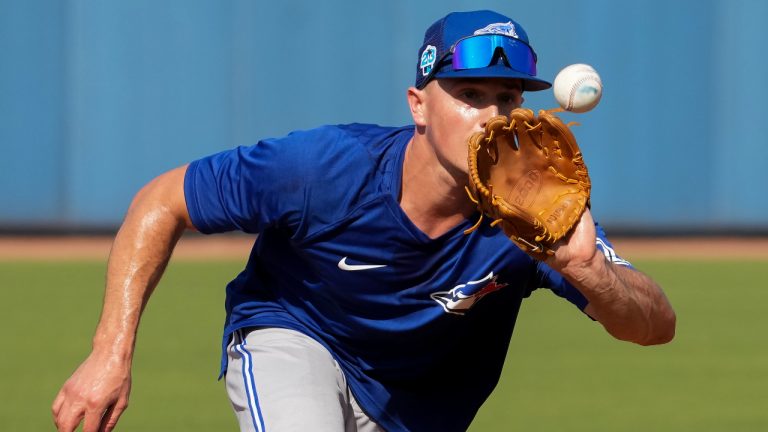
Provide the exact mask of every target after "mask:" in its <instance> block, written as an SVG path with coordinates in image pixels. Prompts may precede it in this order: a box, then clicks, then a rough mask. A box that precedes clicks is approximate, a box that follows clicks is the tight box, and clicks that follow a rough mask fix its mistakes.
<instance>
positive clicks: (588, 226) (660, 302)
mask: <svg viewBox="0 0 768 432" xmlns="http://www.w3.org/2000/svg"><path fill="white" fill-rule="evenodd" d="M546 262H547V264H548V265H549V266H550V267H552V268H553V269H555V270H557V271H558V272H559V273H560V274H562V275H563V276H564V277H565V278H566V279H568V281H569V282H571V283H572V284H573V285H574V286H576V287H577V288H578V289H579V291H581V293H582V294H583V295H584V296H585V297H586V298H587V300H588V301H589V304H588V305H587V307H586V309H585V310H584V311H585V312H586V313H587V314H589V316H591V317H592V318H594V319H596V320H597V321H599V322H600V323H601V324H602V325H603V327H605V329H606V330H607V331H608V333H610V334H611V335H613V336H614V337H615V338H617V339H621V340H626V341H630V342H635V343H638V344H640V345H656V344H663V343H667V342H669V341H670V340H672V338H673V337H674V335H675V325H676V316H675V312H674V310H673V309H672V305H671V304H670V303H669V300H668V299H667V297H666V295H665V294H664V292H663V291H662V289H661V287H660V286H659V285H658V284H656V282H654V281H653V279H651V278H650V277H648V276H647V275H645V274H643V273H642V272H640V271H638V270H634V269H630V268H628V267H625V266H621V265H617V264H612V263H610V262H609V261H608V260H607V259H606V258H605V256H604V255H603V254H602V253H601V252H600V251H599V250H597V248H596V247H595V225H594V222H593V220H592V215H591V214H590V212H589V210H588V209H587V210H586V211H585V212H584V215H583V216H582V219H581V221H580V222H579V224H578V225H577V226H576V227H575V229H574V231H573V233H572V234H571V235H570V236H569V237H567V238H566V239H565V241H564V242H562V243H561V244H559V245H558V246H557V247H556V248H555V255H554V256H552V257H550V258H549V259H547V261H546Z"/></svg>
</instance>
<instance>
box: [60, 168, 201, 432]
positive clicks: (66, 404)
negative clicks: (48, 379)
mask: <svg viewBox="0 0 768 432" xmlns="http://www.w3.org/2000/svg"><path fill="white" fill-rule="evenodd" d="M185 172H186V166H184V167H180V168H177V169H174V170H172V171H169V172H167V173H165V174H163V175H161V176H159V177H157V178H156V179H154V180H153V181H151V182H150V183H149V184H147V185H146V186H144V187H143V188H142V189H141V190H140V191H139V193H138V194H136V197H135V198H134V200H133V202H132V203H131V206H130V208H129V210H128V213H127V215H126V217H125V220H124V221H123V224H122V226H121V227H120V230H119V231H118V233H117V236H116V238H115V241H114V243H113V245H112V251H111V252H110V255H109V264H108V267H107V282H106V290H105V295H104V305H103V307H102V312H101V318H100V319H99V323H98V326H97V328H96V333H95V335H94V337H93V348H92V351H91V353H90V355H89V356H88V357H87V358H86V359H85V361H83V363H82V364H81V365H80V366H79V367H78V368H77V370H75V372H74V373H73V374H72V376H71V377H70V378H69V379H68V380H67V382H65V383H64V386H63V387H62V388H61V390H60V391H59V393H58V395H57V396H56V399H55V400H54V402H53V406H52V411H53V419H54V422H55V423H56V427H57V428H58V430H59V431H67V432H70V431H73V430H75V429H76V428H77V426H78V425H79V424H80V422H81V421H82V422H83V431H84V432H96V431H111V430H112V429H113V428H114V427H115V424H116V423H117V421H118V419H119V418H120V415H121V414H122V413H123V411H124V410H125V408H126V407H127V404H128V396H129V393H130V390H131V362H132V359H133V352H134V343H135V339H136V332H137V329H138V325H139V318H140V316H141V313H142V311H143V310H144V307H145V306H146V304H147V300H148V299H149V296H150V295H151V293H152V291H153V289H154V288H155V286H156V285H157V283H158V281H159V280H160V276H161V275H162V273H163V271H164V270H165V266H166V264H167V263H168V260H169V258H170V256H171V252H172V250H173V248H174V246H175V244H176V242H177V241H178V239H179V237H180V236H181V234H182V233H183V232H184V230H185V229H187V228H192V223H191V221H190V219H189V214H188V212H187V207H186V202H185V200H184V173H185Z"/></svg>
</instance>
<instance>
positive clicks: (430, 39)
mask: <svg viewBox="0 0 768 432" xmlns="http://www.w3.org/2000/svg"><path fill="white" fill-rule="evenodd" d="M536 62H537V57H536V53H535V52H534V50H533V48H532V47H531V46H530V45H529V41H528V34H527V33H526V32H525V30H524V29H523V27H522V26H521V25H520V24H518V23H517V22H515V21H514V20H512V19H511V18H509V17H506V16H504V15H501V14H499V13H496V12H493V11H489V10H482V11H471V12H452V13H450V14H448V15H446V16H445V17H443V18H441V19H440V20H438V21H436V22H435V23H434V24H432V25H431V26H430V27H429V28H428V29H427V31H426V32H425V33H424V44H423V45H422V46H421V48H420V49H419V61H418V63H417V66H416V88H419V89H422V88H424V86H426V85H427V83H429V81H431V80H432V79H434V78H516V79H520V80H522V81H523V90H524V91H538V90H546V89H548V88H550V87H552V84H551V83H549V82H547V81H544V80H542V79H539V78H536Z"/></svg>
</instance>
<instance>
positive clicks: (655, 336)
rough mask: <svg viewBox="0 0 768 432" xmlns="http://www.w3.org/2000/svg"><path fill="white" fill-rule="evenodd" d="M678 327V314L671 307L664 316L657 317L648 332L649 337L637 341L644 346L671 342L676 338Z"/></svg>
mask: <svg viewBox="0 0 768 432" xmlns="http://www.w3.org/2000/svg"><path fill="white" fill-rule="evenodd" d="M676 328H677V315H675V311H673V310H672V309H669V311H668V312H666V313H665V314H664V316H662V317H659V318H657V320H656V321H655V322H654V323H653V325H652V328H651V330H650V331H649V332H648V337H646V338H644V339H643V340H641V341H637V343H638V344H639V345H643V346H651V345H663V344H665V343H669V342H671V341H672V339H674V338H675V329H676Z"/></svg>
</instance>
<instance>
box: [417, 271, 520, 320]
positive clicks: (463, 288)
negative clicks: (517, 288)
mask: <svg viewBox="0 0 768 432" xmlns="http://www.w3.org/2000/svg"><path fill="white" fill-rule="evenodd" d="M498 277H499V276H498V275H496V276H494V275H493V272H490V273H488V276H486V277H484V278H482V279H480V280H476V281H469V282H467V283H465V284H460V285H456V286H455V287H453V288H452V289H451V290H450V291H439V292H436V293H432V294H430V295H429V296H430V297H432V300H434V301H436V302H438V303H440V305H441V306H442V307H443V309H445V311H446V312H448V313H452V314H458V315H464V314H465V313H466V312H467V311H468V310H469V309H470V308H471V307H472V306H474V305H475V303H477V302H479V301H480V299H481V298H483V297H485V296H487V295H488V294H490V293H492V292H494V291H498V290H500V289H502V288H504V287H505V286H507V284H505V283H498V282H496V279H498Z"/></svg>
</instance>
